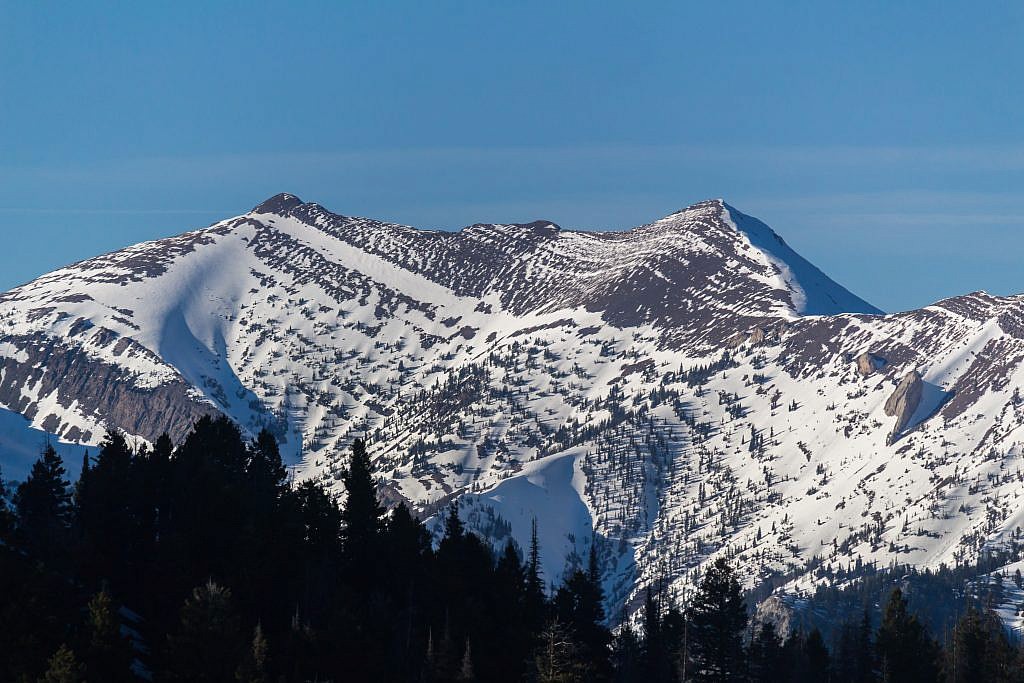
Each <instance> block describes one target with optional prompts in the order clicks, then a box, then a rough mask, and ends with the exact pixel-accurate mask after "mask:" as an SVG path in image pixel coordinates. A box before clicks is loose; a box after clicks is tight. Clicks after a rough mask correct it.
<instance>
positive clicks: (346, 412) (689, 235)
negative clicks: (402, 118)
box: [0, 193, 1024, 613]
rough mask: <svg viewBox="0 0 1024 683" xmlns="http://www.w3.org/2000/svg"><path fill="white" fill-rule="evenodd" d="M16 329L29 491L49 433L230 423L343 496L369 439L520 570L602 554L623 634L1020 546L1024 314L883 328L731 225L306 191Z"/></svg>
mask: <svg viewBox="0 0 1024 683" xmlns="http://www.w3.org/2000/svg"><path fill="white" fill-rule="evenodd" d="M0 322H2V327H0V406H2V407H3V410H2V411H0V438H2V439H3V441H6V442H9V443H13V444H16V445H17V446H18V447H17V448H14V447H8V448H5V446H4V443H3V441H0V465H2V467H3V470H4V473H5V475H6V476H21V473H23V472H24V471H25V469H27V466H26V458H27V457H29V455H27V454H30V452H31V444H33V443H38V440H39V438H40V437H41V435H42V433H43V432H47V433H51V434H55V435H56V436H58V437H60V439H61V441H60V446H61V450H62V452H63V453H64V454H65V455H66V456H67V458H68V459H69V462H72V463H73V462H75V461H78V462H80V461H81V451H82V446H83V445H95V444H96V443H97V442H98V441H99V440H100V439H101V438H102V436H103V432H104V430H105V429H108V428H116V429H121V430H123V431H125V432H126V433H128V434H129V435H131V436H134V437H137V438H140V439H144V440H148V441H154V440H155V439H156V438H157V437H158V436H159V435H160V434H161V433H163V432H167V433H169V434H170V435H171V437H172V439H173V440H175V441H179V440H181V439H182V438H183V437H184V435H185V434H186V433H187V432H188V430H189V428H190V425H191V424H192V423H193V422H194V421H195V420H196V419H198V418H199V417H201V416H203V415H208V414H214V413H223V414H226V415H228V416H229V417H231V418H232V419H233V420H235V421H236V422H237V423H238V424H239V425H240V426H241V427H242V428H243V429H244V430H245V431H246V432H247V433H250V434H255V433H256V432H258V431H259V430H261V429H263V428H267V429H269V430H271V431H272V432H273V433H274V434H275V435H276V436H277V437H278V438H279V439H280V440H281V442H282V450H283V452H284V453H285V455H286V457H287V458H288V459H289V462H290V464H291V466H292V467H294V468H295V471H296V476H297V477H298V478H300V479H301V478H303V477H322V478H324V479H325V480H326V481H327V482H328V483H329V484H330V485H331V486H332V487H333V488H334V489H335V490H336V491H338V492H339V493H343V491H342V487H341V485H340V473H341V471H342V469H343V467H344V464H345V458H346V452H347V448H348V446H349V445H350V444H351V442H352V441H353V440H354V439H355V438H356V436H360V435H365V436H366V437H368V441H369V449H370V454H371V457H372V459H373V464H374V468H375V473H376V476H377V477H378V481H379V483H380V486H381V489H382V491H383V494H384V496H385V498H386V500H387V501H388V502H389V503H395V502H397V501H406V502H408V503H409V504H410V505H411V507H412V508H413V509H415V510H416V511H418V513H419V514H421V515H424V516H430V515H432V514H434V513H435V512H436V511H437V510H438V509H440V507H441V506H443V505H445V504H446V503H447V502H448V501H450V500H453V499H455V498H459V499H460V500H462V501H463V515H464V517H465V519H466V521H467V524H468V525H469V527H470V528H472V529H474V530H475V531H476V532H477V533H480V534H481V535H484V536H486V537H488V538H491V539H492V540H494V541H495V542H496V543H501V542H504V539H507V538H509V537H511V538H514V539H516V540H517V541H518V542H519V543H520V545H524V546H525V545H526V544H527V543H528V539H529V535H530V527H531V524H532V518H533V516H534V515H538V516H540V517H542V518H541V519H539V520H538V521H539V525H540V527H541V533H542V545H543V550H544V561H545V574H546V576H547V577H548V578H549V579H551V580H557V578H558V577H559V576H561V575H562V573H563V572H564V571H565V569H566V568H567V567H571V566H572V565H573V563H574V562H577V561H578V559H579V558H581V557H586V555H587V550H588V544H589V543H591V542H592V541H591V539H596V540H595V541H594V542H597V543H598V544H599V546H600V547H599V551H600V552H599V555H600V559H601V564H602V568H603V571H604V574H605V576H606V577H607V580H606V589H607V592H608V595H609V596H610V598H609V599H610V604H609V608H610V609H612V611H611V612H610V613H618V609H619V608H621V607H624V606H625V607H627V608H632V607H633V606H635V604H636V601H637V599H638V596H640V595H642V591H643V590H644V589H645V588H646V587H647V586H649V585H652V584H654V583H656V582H659V581H663V580H664V581H667V582H668V584H669V585H671V586H674V587H676V588H678V589H679V590H685V589H686V588H687V587H688V586H690V585H692V582H693V580H694V578H695V577H696V576H698V575H699V573H700V572H701V570H702V568H703V567H704V566H705V565H706V563H707V562H709V561H711V560H712V559H714V558H715V557H718V556H721V555H727V556H729V557H731V558H732V559H733V560H734V562H736V563H737V565H738V566H740V567H741V568H742V570H743V575H744V576H745V577H747V581H748V584H749V585H751V586H753V585H760V584H767V583H768V582H774V584H779V585H780V588H779V590H780V591H783V592H785V591H794V590H797V589H802V588H804V589H805V588H810V587H812V586H813V585H814V583H815V581H817V580H819V579H818V578H817V577H819V576H820V575H821V571H822V570H821V568H822V567H825V568H826V569H828V568H831V569H838V568H846V567H849V566H851V565H854V564H856V563H857V562H862V563H864V562H868V563H870V562H878V563H888V562H892V561H901V562H904V561H905V562H909V563H912V564H915V565H917V566H926V567H937V566H938V565H939V564H941V563H948V564H952V563H956V562H968V561H971V559H972V558H976V557H977V556H978V555H979V553H982V552H985V551H986V549H990V548H992V547H1003V546H1006V547H1010V546H1012V544H1013V543H1015V542H1016V541H1015V540H1014V539H1015V538H1018V536H1015V534H1018V532H1017V531H1016V529H1017V528H1018V527H1019V526H1021V525H1024V494H1021V492H1020V490H1019V489H1020V487H1019V483H1018V480H1017V478H1016V476H1017V475H1015V474H1012V473H1014V472H1016V471H1017V469H1016V468H1017V461H1018V460H1019V458H1020V457H1021V444H1022V443H1024V401H1022V400H1021V398H1020V389H1021V388H1024V303H1022V299H1020V298H1014V297H993V296H991V295H985V294H978V293H975V294H971V295H965V296H962V297H953V298H951V299H946V300H943V301H941V302H937V303H936V304H935V305H933V306H929V307H925V308H922V309H919V310H915V311H907V312H902V313H896V314H888V315H885V314H882V313H881V312H880V311H878V309H876V308H875V307H873V306H871V305H870V304H868V303H867V302H865V301H863V300H862V299H860V298H859V297H857V296H856V295H854V294H852V293H851V292H849V291H848V290H846V289H845V288H843V287H841V286H840V285H838V284H836V283H835V282H834V281H832V280H831V279H829V278H828V277H827V276H826V275H825V274H824V273H822V272H821V271H820V270H819V269H817V268H816V267H814V266H813V265H812V264H810V263H809V262H807V261H806V260H805V259H803V258H802V257H800V256H799V254H797V253H796V252H795V251H793V250H792V249H791V248H790V247H789V246H788V245H787V244H786V243H785V241H784V240H783V239H782V238H781V237H779V236H778V235H777V234H776V233H775V232H774V231H773V230H772V229H771V228H769V227H768V226H767V225H765V224H764V223H762V222H761V221H758V220H757V219H755V218H752V217H750V216H747V215H746V214H743V213H742V212H740V211H738V210H736V209H734V208H733V207H731V206H730V205H728V204H727V203H725V202H724V201H722V200H709V201H705V202H699V203H697V204H694V205H692V206H689V207H686V208H684V209H682V210H680V211H678V212H675V213H673V214H670V215H669V216H666V217H664V218H661V219H659V220H656V221H654V222H652V223H648V224H646V225H644V226H639V227H637V228H634V229H632V230H628V231H613V232H587V231H573V230H564V229H560V228H558V227H557V226H555V225H554V224H553V223H549V222H547V221H537V222H534V223H528V224H518V225H517V224H504V225H503V224H476V225H473V226H470V227H468V228H464V229H463V230H461V231H458V232H445V231H434V230H430V231H428V230H417V229H415V228H411V227H408V226H402V225H397V224H392V223H387V222H384V221H376V220H373V219H369V218H358V217H349V216H343V215H340V214H335V213H332V212H330V211H328V210H327V209H325V208H324V207H322V206H320V205H318V204H314V203H307V202H303V201H302V200H301V199H300V198H299V197H298V196H296V195H293V194H288V193H282V194H279V195H275V196H274V197H271V198H268V199H267V200H265V201H263V202H261V203H260V204H258V205H257V206H256V207H254V209H253V210H252V211H251V212H249V213H246V214H243V215H241V216H237V217H234V218H230V219H227V220H224V221H221V222H218V223H215V224H213V225H211V226H209V227H208V228H204V229H201V230H194V231H191V232H187V233H184V234H182V235H179V236H177V237H172V238H167V239H164V240H157V241H155V242H147V243H143V244H140V245H136V246H134V247H129V248H127V249H124V250H121V251H118V252H114V253H112V254H106V255H103V256H99V257H95V258H93V259H88V260H86V261H82V262H80V263H77V264H74V265H72V266H68V267H66V268H63V269H60V270H57V271H54V272H53V273H50V274H47V275H44V276H42V277H40V278H37V279H36V280H34V281H33V282H31V283H28V284H26V285H23V286H21V287H18V288H15V289H14V290H11V291H9V292H7V293H5V294H3V295H0ZM908 377H909V378H910V380H907V384H906V386H912V387H913V391H912V392H909V391H904V392H903V394H898V393H897V390H898V388H899V386H900V384H901V383H902V382H904V380H905V379H906V378H908ZM894 396H896V398H893V397H894ZM887 404H888V405H889V406H890V410H889V411H888V412H887V411H886V405H887ZM897 408H898V410H897ZM893 413H895V414H893ZM20 416H24V417H25V418H27V421H25V420H22V418H21V417H20ZM19 420H21V422H18V421H19ZM18 424H21V425H22V426H21V427H18V426H17V425H18ZM29 425H31V427H32V428H33V429H34V430H35V431H32V430H31V429H29ZM19 430H20V431H19ZM961 508H962V509H963V511H960V510H961ZM782 576H785V577H787V578H786V579H785V580H782V579H780V578H779V577H782ZM774 584H773V585H774Z"/></svg>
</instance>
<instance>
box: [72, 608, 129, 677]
mask: <svg viewBox="0 0 1024 683" xmlns="http://www.w3.org/2000/svg"><path fill="white" fill-rule="evenodd" d="M88 610H89V614H88V623H87V638H88V639H87V641H86V642H85V643H84V644H83V647H82V649H81V651H82V652H84V653H85V656H84V658H83V659H84V662H85V667H86V671H88V673H89V677H90V678H91V679H93V680H98V681H109V682H110V683H116V682H117V681H129V680H133V678H134V677H133V676H132V674H131V663H132V651H131V646H130V645H129V643H128V641H127V640H125V638H123V637H122V636H121V622H120V619H119V618H118V615H117V611H116V610H115V609H114V603H113V600H111V598H110V594H109V593H107V592H106V591H100V592H99V593H97V594H96V595H94V596H93V597H92V599H91V600H89V607H88Z"/></svg>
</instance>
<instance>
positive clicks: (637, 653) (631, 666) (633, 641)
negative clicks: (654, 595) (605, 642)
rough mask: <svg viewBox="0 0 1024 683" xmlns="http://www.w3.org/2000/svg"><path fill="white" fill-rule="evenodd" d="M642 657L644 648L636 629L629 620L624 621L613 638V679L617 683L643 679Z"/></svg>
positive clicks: (628, 682)
mask: <svg viewBox="0 0 1024 683" xmlns="http://www.w3.org/2000/svg"><path fill="white" fill-rule="evenodd" d="M623 616H625V615H623ZM642 657H643V650H642V647H641V642H640V638H639V637H638V636H637V633H636V630H635V629H634V628H633V626H632V625H631V624H629V623H628V621H627V622H624V623H623V624H622V626H620V627H619V630H618V632H617V633H616V634H615V637H614V638H613V640H612V666H613V668H614V671H615V673H614V679H613V680H615V682H616V683H632V682H633V681H639V680H642V679H641V675H642V672H643V666H642Z"/></svg>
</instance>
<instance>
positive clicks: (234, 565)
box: [0, 418, 1024, 683]
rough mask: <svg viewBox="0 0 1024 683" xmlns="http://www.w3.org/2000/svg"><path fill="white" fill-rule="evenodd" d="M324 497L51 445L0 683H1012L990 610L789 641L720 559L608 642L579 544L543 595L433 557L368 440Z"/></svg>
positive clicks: (29, 498)
mask: <svg viewBox="0 0 1024 683" xmlns="http://www.w3.org/2000/svg"><path fill="white" fill-rule="evenodd" d="M342 474H343V476H342V481H343V483H344V486H345V488H346V492H347V495H346V497H345V500H344V503H343V504H342V505H340V506H339V505H338V504H337V502H336V501H335V500H334V499H333V498H332V497H331V496H330V495H329V493H328V492H327V491H326V490H325V489H324V488H323V487H322V486H321V485H319V484H317V483H314V482H305V483H303V484H301V485H298V486H292V485H290V484H289V482H288V480H287V475H286V469H285V467H284V465H283V463H282V461H281V456H280V453H279V451H278V447H277V444H276V442H275V441H274V439H273V437H271V436H270V435H269V434H267V433H263V434H261V435H260V436H259V437H257V438H256V439H255V440H253V441H251V442H246V441H245V440H244V439H243V437H242V435H241V433H240V432H239V430H238V428H237V427H236V426H235V425H233V424H232V423H231V422H229V421H227V420H226V419H209V418H207V419H203V420H201V421H200V422H198V423H197V424H196V426H195V428H194V430H193V432H192V433H191V434H190V435H189V436H188V437H187V438H186V439H185V441H184V442H183V443H182V444H181V445H179V446H178V447H177V448H173V447H172V444H171V442H170V440H169V439H167V438H161V439H159V440H158V441H157V443H156V444H155V445H154V446H153V447H152V448H151V449H149V448H146V449H143V450H141V451H136V450H133V449H132V448H131V447H130V446H129V444H128V443H127V442H126V440H125V439H124V437H123V436H121V435H120V434H118V433H111V434H109V435H108V436H107V437H106V439H105V441H104V443H103V445H102V447H101V448H100V450H99V452H98V454H97V456H96V457H95V458H89V457H86V459H85V462H84V463H83V469H82V475H81V478H80V479H79V481H78V482H77V483H76V484H75V485H74V486H73V487H72V486H71V485H70V483H69V482H68V480H67V478H66V472H65V470H64V468H63V466H62V464H61V461H60V459H59V458H58V456H57V455H56V453H54V452H53V450H52V449H47V450H46V451H44V453H43V454H42V455H41V457H40V459H39V460H38V461H37V462H36V463H35V465H34V466H33V468H32V471H31V474H30V475H29V477H28V478H27V479H26V481H25V482H24V483H22V484H20V485H19V486H18V487H17V488H16V489H15V490H13V491H4V490H2V486H0V680H3V681H46V682H51V683H56V682H61V683H63V682H75V681H92V682H93V683H96V682H100V681H109V682H114V683H116V682H118V681H129V680H139V679H140V677H150V678H152V679H153V680H156V681H211V682H212V681H216V682H221V681H238V682H241V683H256V682H267V683H269V682H271V681H411V682H429V681H623V682H630V681H643V682H644V683H662V682H665V683H669V682H674V681H688V680H695V681H817V680H820V681H838V682H850V683H861V682H864V681H939V680H950V681H963V680H967V679H968V678H969V679H970V680H971V681H972V682H979V681H1024V675H1022V672H1024V667H1022V665H1021V661H1022V659H1021V655H1020V652H1019V651H1018V650H1017V648H1015V647H1014V646H1013V645H1011V643H1010V641H1009V640H1008V639H1007V636H1006V633H1005V632H1004V629H1003V626H1002V624H1001V622H1000V621H999V620H998V618H997V617H996V616H995V615H994V614H993V613H991V612H987V611H981V610H977V609H970V610H968V611H967V612H966V613H965V615H964V616H963V617H962V618H961V619H960V621H959V622H958V623H957V625H956V627H955V628H954V629H953V630H952V632H951V633H950V634H949V636H948V637H947V638H945V641H946V642H944V643H943V644H941V645H940V643H939V642H938V641H936V640H935V639H934V638H933V637H932V636H931V635H930V634H929V632H928V630H927V629H926V628H925V627H924V625H923V624H922V622H921V621H919V620H918V618H917V617H916V616H914V615H913V614H912V613H911V611H910V610H909V608H908V604H907V601H906V599H904V596H903V595H902V593H901V592H900V591H899V590H897V591H894V592H893V593H892V595H891V596H890V597H889V599H888V602H887V604H886V605H885V608H884V610H883V613H882V616H881V620H880V623H879V625H878V627H877V628H874V627H873V625H872V623H871V620H870V619H869V618H868V616H867V615H866V614H865V616H864V617H863V618H862V619H857V620H854V621H852V622H849V623H844V624H842V625H840V626H838V627H837V628H836V629H835V635H834V636H833V637H830V638H829V639H828V642H826V639H825V638H823V637H822V635H821V632H820V631H818V630H817V629H812V630H809V631H797V632H796V633H794V634H792V635H790V636H789V637H787V638H785V639H782V638H780V637H779V636H778V635H777V633H776V631H775V630H774V629H773V628H772V627H770V626H763V625H754V624H753V623H752V622H751V621H750V619H749V618H748V606H747V604H746V602H745V600H744V597H743V593H742V592H741V589H740V584H739V582H738V581H737V578H736V577H735V576H734V574H733V572H732V570H731V569H730V567H729V566H728V564H727V563H725V561H723V560H719V561H717V562H715V563H714V564H713V565H712V566H711V567H710V568H709V570H708V571H707V573H706V575H705V576H704V578H703V580H702V581H701V583H700V585H699V586H698V587H697V589H696V590H695V591H694V592H693V595H692V596H690V599H689V601H688V603H687V605H686V606H685V607H683V606H680V605H678V604H676V603H675V602H674V601H673V600H671V599H670V598H667V597H665V596H663V595H656V594H652V593H648V594H647V596H646V600H645V602H644V605H643V608H642V610H641V611H640V613H639V614H638V619H637V621H636V623H635V624H633V623H628V624H626V625H623V626H620V627H619V628H618V629H617V630H616V632H615V634H614V635H613V633H612V631H611V630H610V629H609V627H608V621H609V620H608V619H607V618H606V614H605V611H604V604H603V603H604V595H603V592H602V587H601V586H602V581H601V576H600V571H599V568H598V562H597V558H596V556H595V554H594V550H593V548H594V544H593V543H592V544H591V553H590V557H589V558H588V559H589V561H588V562H587V563H586V566H585V567H582V568H580V569H577V570H576V571H574V572H572V573H571V574H570V575H569V576H568V577H567V578H566V579H565V581H564V582H563V583H562V584H561V585H560V586H557V587H555V588H553V589H549V587H548V585H547V582H546V580H545V577H544V576H543V575H542V572H541V563H540V553H541V552H542V551H543V549H542V548H540V547H539V546H538V543H537V540H536V539H537V534H536V530H535V531H534V534H533V540H532V543H531V544H530V546H529V547H527V548H525V549H520V548H518V547H517V546H516V545H515V544H514V543H512V542H511V541H509V542H507V543H506V544H504V545H502V546H501V547H499V548H494V547H491V545H490V544H488V543H487V542H486V541H484V540H482V539H480V538H479V537H478V536H476V535H474V534H472V533H469V532H468V531H467V530H466V529H465V528H464V527H463V524H462V521H461V520H460V518H459V514H458V507H457V504H453V505H452V506H451V507H450V508H449V509H448V511H447V512H446V513H445V515H444V520H443V521H444V535H443V537H442V539H441V540H440V542H439V543H438V544H437V545H436V548H435V546H434V544H433V543H432V540H431V537H430V534H429V533H428V531H427V529H426V527H425V526H424V525H423V523H422V522H421V521H420V520H418V519H416V518H415V517H414V516H413V515H412V514H411V512H410V510H408V509H407V508H406V507H405V506H403V505H399V506H398V507H397V508H395V509H394V510H391V511H390V512H386V511H385V510H384V509H383V507H382V506H381V504H380V502H379V498H378V495H377V490H376V486H375V484H374V480H373V476H372V472H371V468H370V462H369V459H368V458H367V455H366V449H365V446H364V445H363V444H362V442H358V441H357V442H356V443H355V444H354V445H353V448H352V453H351V458H350V459H349V464H348V466H347V467H346V469H345V470H344V472H343V473H342Z"/></svg>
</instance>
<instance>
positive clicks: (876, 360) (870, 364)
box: [854, 351, 885, 377]
mask: <svg viewBox="0 0 1024 683" xmlns="http://www.w3.org/2000/svg"><path fill="white" fill-rule="evenodd" d="M854 360H855V362H856V363H857V372H859V373H860V375H861V377H867V376H868V375H871V374H873V373H874V372H876V371H878V370H881V369H882V368H883V367H885V359H884V358H882V357H881V356H876V355H875V354H873V353H871V352H870V351H865V352H864V353H862V354H860V355H859V356H857V358H855V359H854Z"/></svg>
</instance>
